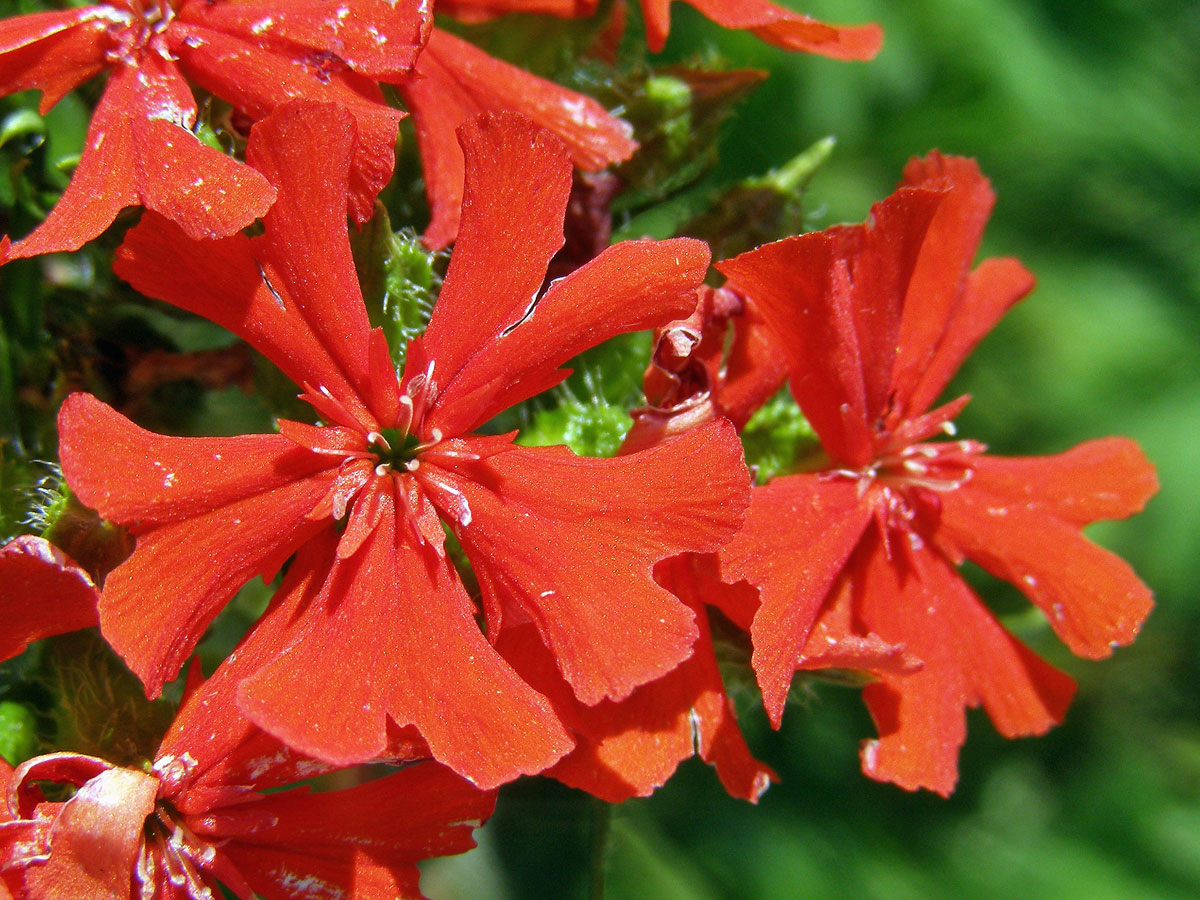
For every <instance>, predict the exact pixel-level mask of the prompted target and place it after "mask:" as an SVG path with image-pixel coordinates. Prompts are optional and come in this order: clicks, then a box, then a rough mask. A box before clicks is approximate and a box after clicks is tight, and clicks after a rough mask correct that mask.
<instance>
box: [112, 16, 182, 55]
mask: <svg viewBox="0 0 1200 900" xmlns="http://www.w3.org/2000/svg"><path fill="white" fill-rule="evenodd" d="M127 9H128V12H126V11H125V10H122V9H119V8H114V9H113V10H112V15H111V16H110V17H108V20H109V21H110V22H111V24H110V25H109V26H108V29H109V34H110V35H111V37H112V39H113V42H114V44H115V46H113V47H112V48H111V49H109V51H108V53H107V54H106V56H107V58H108V60H109V62H115V63H121V64H124V65H131V66H132V65H137V62H138V59H139V57H140V56H141V54H142V53H144V52H145V51H147V50H149V51H152V52H155V53H157V54H158V55H159V56H161V57H162V58H163V59H171V58H172V56H171V53H170V51H169V50H168V49H167V45H166V42H165V40H164V39H163V37H162V35H163V33H164V32H165V31H166V30H167V28H168V27H169V26H170V24H171V22H172V21H174V19H175V3H174V2H173V0H131V2H130V3H128V4H127Z"/></svg>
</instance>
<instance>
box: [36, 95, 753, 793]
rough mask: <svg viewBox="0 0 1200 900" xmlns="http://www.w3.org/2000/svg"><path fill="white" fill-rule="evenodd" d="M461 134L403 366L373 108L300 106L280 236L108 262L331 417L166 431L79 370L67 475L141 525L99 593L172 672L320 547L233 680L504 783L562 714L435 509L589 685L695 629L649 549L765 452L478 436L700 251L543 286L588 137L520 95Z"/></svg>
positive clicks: (315, 730) (373, 750)
mask: <svg viewBox="0 0 1200 900" xmlns="http://www.w3.org/2000/svg"><path fill="white" fill-rule="evenodd" d="M462 141H463V148H464V153H465V155H466V159H467V182H466V200H465V202H464V215H463V227H462V230H461V233H460V236H459V239H458V242H457V244H456V246H455V251H454V255H453V257H452V258H451V262H450V268H449V271H448V273H447V275H446V279H445V283H444V286H443V288H442V292H441V296H440V297H439V299H438V302H437V305H436V308H435V309H434V313H433V318H432V320H431V322H430V324H429V328H428V330H427V331H426V333H425V334H424V336H423V337H421V338H420V339H418V340H417V341H414V342H413V343H412V345H411V346H410V348H409V350H408V354H407V363H406V368H405V372H404V375H403V377H402V378H401V379H400V380H399V383H397V377H396V374H395V372H394V370H393V368H392V365H391V361H390V359H389V357H388V350H387V347H386V345H385V343H384V339H383V336H382V333H381V332H379V331H378V330H376V331H372V330H371V329H370V327H369V325H368V322H367V316H366V311H365V309H364V307H363V303H362V299H361V296H360V295H359V291H358V287H357V284H356V282H355V276H354V267H353V263H352V260H351V258H350V250H349V245H348V242H347V238H346V231H345V224H344V216H343V206H342V203H343V197H344V191H345V180H346V172H347V170H348V167H349V161H350V158H351V155H352V152H353V142H354V128H353V120H352V119H351V118H350V117H349V116H347V115H346V114H345V113H342V112H339V111H335V110H332V109H329V108H321V107H315V106H311V105H309V106H304V105H293V106H289V107H288V108H287V109H286V110H281V111H280V112H278V113H276V114H275V115H273V116H272V117H271V118H269V119H268V120H266V121H265V122H263V123H261V124H260V125H259V126H258V127H257V128H256V130H255V132H254V134H253V135H252V136H251V141H250V147H249V151H248V153H249V158H250V160H251V162H252V163H253V164H254V165H256V166H257V167H258V168H259V169H260V171H262V172H264V174H266V176H267V177H268V178H269V179H270V180H271V182H272V183H273V184H274V185H275V186H276V188H277V189H278V191H279V199H278V200H277V201H276V203H275V205H274V206H273V207H272V209H271V212H270V213H269V214H268V215H267V217H266V219H265V226H266V233H265V234H264V235H263V236H262V237H260V238H254V239H250V238H246V237H244V236H240V235H239V236H235V237H232V238H228V239H225V240H223V241H217V242H212V243H198V242H195V243H194V242H190V241H188V240H187V239H186V238H185V237H184V236H183V235H182V234H180V233H179V231H178V229H176V228H174V227H173V226H171V225H170V224H169V223H167V222H165V221H164V220H162V219H161V218H158V217H154V216H151V215H147V217H145V219H144V220H143V223H142V224H141V225H140V226H139V227H138V228H136V229H134V230H133V231H132V232H131V233H130V235H129V236H128V238H127V240H126V243H125V245H124V247H123V248H122V250H121V253H120V258H119V259H118V262H117V265H116V268H117V271H118V273H119V274H120V275H121V276H122V277H124V278H125V279H127V280H128V281H129V282H130V283H131V284H133V285H134V287H136V288H138V289H139V290H141V291H142V292H143V293H146V294H148V295H150V296H154V297H158V298H161V299H164V300H167V301H168V302H171V303H174V304H176V305H178V306H181V307H183V308H185V309H190V310H193V311H196V312H199V313H201V314H203V315H206V316H208V317H209V318H211V319H212V320H213V321H215V322H218V323H219V324H222V325H224V326H226V327H228V328H230V329H231V330H233V331H235V332H236V333H237V334H239V335H240V336H242V337H243V338H244V339H246V340H247V341H248V342H249V343H251V344H252V345H254V346H255V347H257V348H258V349H259V350H261V351H262V352H263V353H264V354H266V355H267V356H268V357H269V358H270V359H272V360H273V361H275V362H276V363H277V364H278V365H279V366H280V367H281V368H282V369H283V371H284V372H285V373H287V374H288V375H289V376H290V377H291V378H292V379H293V380H294V381H295V382H296V383H297V384H300V385H303V386H304V388H305V393H304V395H303V396H304V398H305V399H306V400H308V401H309V402H310V403H311V404H312V405H313V406H314V408H315V409H317V411H318V412H319V414H320V416H321V417H322V418H323V419H324V420H325V421H326V422H328V423H329V424H327V425H325V426H321V427H314V426H311V425H304V424H301V423H297V422H282V423H281V426H280V427H281V433H280V434H277V435H252V436H244V437H235V438H193V439H185V438H169V437H159V436H157V435H153V434H150V433H148V432H145V431H142V430H141V429H139V428H137V427H136V426H134V425H133V424H132V423H130V422H128V421H127V420H125V419H124V418H123V417H121V416H120V415H118V414H117V413H116V412H114V411H113V410H111V409H109V408H108V407H107V406H105V405H104V404H102V403H100V402H99V401H97V400H95V399H93V398H91V397H89V396H86V395H80V394H77V395H74V396H72V397H70V398H68V400H67V402H66V403H65V404H64V406H63V410H62V412H61V414H60V418H59V428H60V434H61V445H62V457H63V466H64V471H65V473H66V476H67V479H68V482H69V483H70V484H71V486H72V489H73V490H75V491H76V493H77V494H78V496H79V497H80V498H81V499H82V500H83V501H84V502H85V503H88V504H89V505H91V506H93V507H95V508H96V509H98V510H99V511H100V512H101V514H102V515H104V516H105V517H106V518H108V519H110V520H113V521H118V522H123V523H128V524H129V525H130V526H131V528H132V529H133V530H134V531H135V533H136V534H137V535H138V538H137V546H136V548H135V550H134V552H133V555H132V556H131V557H130V558H129V559H128V560H127V561H126V562H125V563H124V564H122V565H121V566H120V567H118V568H117V569H115V570H114V571H113V572H112V574H111V575H109V577H108V579H107V581H106V582H105V588H104V594H103V597H102V599H101V604H100V618H101V628H102V631H103V632H104V634H105V636H106V638H107V639H108V640H109V641H110V643H111V644H112V645H113V646H114V647H115V648H116V649H117V651H118V652H119V653H120V654H121V655H122V656H124V657H125V659H126V661H127V662H128V663H129V664H130V666H131V668H132V669H133V670H134V671H135V672H136V673H137V674H138V675H139V676H140V677H141V678H142V680H143V682H144V683H145V684H146V685H147V688H148V689H149V691H150V692H151V693H156V692H157V691H158V690H159V688H160V686H161V685H162V683H163V681H164V680H165V679H168V678H170V677H172V676H173V674H174V673H175V672H176V671H177V670H178V668H179V666H180V665H181V663H182V662H183V660H184V659H185V658H186V656H187V654H188V653H189V652H190V651H191V648H192V646H193V645H194V644H195V642H196V641H197V639H198V638H199V637H200V635H201V634H202V632H203V630H204V629H205V627H206V626H207V624H208V622H209V621H210V620H211V619H212V617H213V616H214V615H215V614H216V612H217V611H218V610H219V609H220V608H221V607H222V606H223V605H224V604H225V602H226V601H227V600H228V599H229V597H230V596H231V595H232V593H233V592H234V591H236V590H237V589H238V588H239V587H240V586H241V585H242V584H243V583H245V582H246V581H247V580H248V579H250V578H251V577H253V576H254V575H257V574H260V573H263V574H265V575H266V576H267V577H270V575H271V573H273V572H274V571H275V570H276V569H278V567H279V566H280V564H281V563H282V562H283V561H284V560H286V559H287V558H288V557H289V556H291V555H292V554H293V553H294V552H295V551H296V550H297V549H301V553H300V556H299V558H298V559H297V560H296V561H295V563H294V564H293V567H294V568H299V569H300V570H301V571H302V572H304V573H305V575H304V578H303V579H300V580H297V581H295V582H292V584H291V587H290V588H289V590H287V591H283V592H282V594H281V596H280V597H279V598H278V599H277V602H276V605H275V606H274V607H273V611H272V612H270V613H268V616H267V621H266V622H264V626H263V627H265V626H266V625H267V624H270V627H271V628H278V629H279V630H278V631H277V632H275V633H276V634H279V635H281V636H280V638H279V641H278V647H277V648H276V655H275V658H274V659H272V661H271V662H269V663H267V664H265V665H264V666H262V668H261V669H260V670H259V671H258V672H257V673H255V674H254V675H253V676H252V677H250V678H248V679H247V680H245V681H244V682H243V683H242V685H241V688H240V690H241V694H240V697H241V703H242V707H243V709H245V710H246V711H247V713H248V714H249V715H250V716H251V718H253V719H254V720H255V721H256V722H258V723H259V724H261V725H262V726H263V727H264V728H266V729H267V730H268V731H270V732H272V733H273V734H276V735H277V736H279V737H280V738H281V739H283V740H285V741H286V742H287V743H289V744H291V745H293V746H296V747H298V748H299V749H301V750H303V751H304V752H306V753H308V754H309V755H312V756H315V757H318V758H322V759H326V760H330V761H333V762H349V761H357V760H362V759H368V758H371V757H374V756H376V755H378V753H379V752H380V750H381V748H382V747H383V745H384V743H385V723H386V720H387V718H388V717H389V716H390V717H391V719H393V720H394V721H395V722H397V723H399V724H407V723H412V724H415V725H416V726H417V727H418V729H419V730H420V732H421V734H422V736H423V737H424V738H425V739H426V740H427V741H428V742H429V746H430V748H431V749H432V753H433V755H434V757H435V758H437V759H439V760H441V761H443V762H445V763H447V764H448V765H450V766H452V767H453V768H455V769H456V770H457V771H459V772H462V773H463V774H465V775H467V776H468V777H470V778H471V779H473V780H474V781H476V782H477V783H479V784H483V785H489V786H490V785H494V784H497V783H500V782H502V781H505V780H508V779H511V778H513V777H515V776H516V775H517V774H519V773H521V772H532V771H538V770H541V769H543V768H545V767H546V766H548V765H550V764H551V763H552V762H554V760H556V759H558V758H559V757H560V756H562V755H563V754H564V753H565V752H566V751H567V750H568V749H569V748H570V746H571V741H570V739H569V737H568V736H567V734H566V732H565V731H564V729H563V727H562V725H561V724H560V723H559V721H558V718H557V716H556V715H555V714H554V712H553V710H552V709H551V707H550V704H549V703H548V702H547V700H546V699H545V698H544V697H543V696H541V695H540V694H539V693H537V692H536V691H535V690H533V689H532V688H531V687H530V686H529V685H528V684H526V683H525V682H524V681H523V680H522V679H521V678H520V677H518V676H517V675H516V673H514V672H513V671H512V669H511V668H509V666H508V665H507V664H505V663H504V661H503V660H502V659H501V658H500V656H499V655H498V654H497V653H496V652H495V651H494V650H493V649H492V647H491V646H490V645H489V644H488V642H487V640H486V639H485V637H484V635H483V634H482V633H481V632H480V630H479V627H478V625H477V624H476V620H475V610H474V608H473V605H472V604H471V602H470V600H469V598H468V596H467V594H466V591H465V590H464V588H463V586H462V585H461V583H460V581H459V579H458V576H457V574H456V572H455V570H454V568H453V566H452V564H451V562H450V560H449V558H448V557H447V555H446V551H445V549H444V547H443V541H444V539H445V534H444V532H443V525H442V523H443V522H444V523H445V524H446V525H447V526H448V527H449V528H450V530H451V531H452V532H453V533H454V535H455V537H456V538H457V540H458V542H459V543H460V544H461V546H462V548H463V549H464V550H465V552H466V555H467V556H468V558H469V559H470V561H471V564H472V566H473V569H474V573H475V575H476V577H477V578H478V581H479V584H480V586H481V589H482V593H483V603H484V614H485V618H486V620H487V632H488V634H489V635H492V636H495V635H496V634H497V633H498V631H499V628H500V626H501V623H502V622H503V623H504V624H517V623H520V622H526V621H527V622H531V623H533V624H534V625H535V627H536V628H537V630H538V634H539V636H540V637H541V640H542V641H543V642H544V643H545V644H546V646H547V647H548V648H549V650H550V652H551V653H552V655H553V656H554V658H555V661H556V662H557V664H558V666H559V668H560V670H561V672H562V674H563V676H564V678H565V679H566V680H567V682H568V683H569V684H570V685H571V687H572V690H573V691H574V693H575V695H576V696H577V697H578V698H579V699H580V700H581V701H582V702H584V703H588V704H594V703H597V702H599V701H600V700H603V699H605V698H620V697H624V696H627V695H628V694H629V693H630V692H631V691H632V690H633V689H634V688H635V687H637V686H638V685H639V684H642V683H644V682H646V681H648V680H651V679H653V678H655V677H658V676H659V675H662V674H663V673H665V672H667V671H669V670H670V669H672V668H674V667H675V666H676V665H678V664H679V663H680V662H682V661H683V660H684V659H685V658H686V657H687V656H688V655H689V653H690V652H691V646H692V642H693V641H694V639H695V637H696V626H695V623H694V622H693V616H692V613H691V611H690V610H689V609H688V608H687V607H686V606H684V605H683V604H682V603H680V602H679V601H678V600H676V599H675V598H674V597H673V596H671V595H670V594H669V593H668V592H667V591H665V590H664V589H663V588H661V587H660V586H658V585H657V584H656V583H655V582H654V581H653V578H652V575H651V570H652V568H653V566H654V565H655V563H657V562H658V561H659V560H660V559H663V558H665V557H669V556H673V555H676V554H678V553H682V552H686V551H692V550H712V549H715V548H716V547H717V546H719V545H720V544H722V543H723V542H724V541H725V540H727V539H728V537H730V536H731V535H732V533H733V532H734V530H736V528H737V526H738V525H739V524H740V522H741V518H742V514H743V510H744V505H745V504H746V503H747V502H748V479H747V478H746V472H745V467H744V463H743V462H742V461H741V448H740V445H739V444H738V443H737V440H736V436H735V435H734V433H733V430H732V429H731V428H729V427H727V426H722V425H720V424H714V425H711V426H709V427H707V428H704V429H698V430H697V431H696V432H694V433H690V434H687V435H683V436H680V437H679V438H678V439H677V440H674V441H671V442H668V443H665V444H662V445H660V446H658V447H655V448H653V449H651V450H647V451H646V452H644V453H638V454H634V455H631V456H627V457H622V458H620V459H613V460H608V459H582V458H578V457H576V456H574V455H573V454H571V453H570V452H568V451H567V450H566V449H565V448H561V447H553V448H538V449H527V448H523V447H519V446H516V445H514V444H513V443H512V442H511V435H500V436H494V437H485V436H481V435H476V434H472V433H471V432H472V430H473V429H475V428H477V427H478V426H480V425H481V424H483V423H484V422H486V421H488V420H489V419H491V418H492V417H493V416H495V415H496V414H497V413H499V412H501V411H502V410H504V409H506V408H508V407H510V406H512V405H513V404H515V403H518V402H520V401H522V400H524V399H526V398H528V397H531V396H533V395H535V394H537V393H539V392H540V391H542V390H545V389H547V388H549V387H551V386H553V385H555V384H557V383H558V382H559V381H560V380H561V379H562V378H563V377H565V375H566V371H565V370H563V369H560V368H558V366H559V365H561V364H562V363H563V362H564V361H566V360H568V359H570V358H571V357H573V356H575V355H577V354H578V353H579V352H581V351H582V350H584V349H586V348H588V347H591V346H593V345H595V344H597V343H599V342H600V341H602V340H605V339H606V338H608V337H610V336H612V335H615V334H618V333H621V332H624V331H629V330H633V329H639V328H645V327H648V326H652V325H654V324H655V323H657V322H661V321H663V320H665V319H669V318H671V317H673V316H677V315H679V314H680V312H682V311H683V310H684V309H686V308H687V306H688V305H689V304H690V302H691V301H690V299H689V298H690V295H691V291H692V290H694V288H695V287H696V285H697V284H698V283H699V282H700V280H701V279H702V278H703V277H704V272H705V269H706V267H707V263H708V253H707V249H706V248H705V247H704V245H703V244H701V243H700V242H698V241H691V240H675V241H665V242H660V243H655V242H650V241H639V242H630V243H625V244H619V245H617V246H615V247H611V248H609V249H608V250H607V251H605V252H604V253H602V254H601V255H600V256H599V257H598V258H597V259H595V260H593V261H592V262H591V263H589V264H587V265H586V266H584V267H582V268H581V269H579V270H577V271H576V272H575V273H573V274H572V275H570V276H568V277H567V278H564V279H562V280H560V281H558V282H557V283H555V284H554V285H552V286H551V287H550V289H549V290H547V291H546V292H545V293H544V294H539V290H540V286H541V284H542V280H543V277H544V274H545V271H546V267H547V264H548V262H549V260H550V258H551V257H552V256H553V255H554V253H555V251H556V250H557V249H558V247H559V246H560V245H561V243H562V232H561V223H562V214H563V210H564V208H565V205H566V202H567V195H568V192H569V189H570V169H571V167H570V163H569V162H568V160H567V159H566V157H565V156H564V155H563V154H562V151H561V149H560V148H559V147H558V145H557V142H556V141H555V140H554V139H553V138H552V137H550V136H548V135H546V134H545V133H543V132H538V131H537V130H536V129H534V128H533V127H532V126H531V125H530V124H529V123H527V122H525V121H524V120H521V119H519V118H516V117H499V118H494V119H484V120H483V121H482V122H481V123H478V124H475V125H473V126H471V127H469V128H467V129H464V131H463V133H462ZM317 248H319V251H318V250H317ZM315 252H319V256H314V253H315ZM113 459H120V460H121V461H122V462H121V464H120V465H116V466H114V465H112V464H111V463H110V462H108V461H109V460H113ZM331 648H339V650H338V652H335V653H331ZM299 697H303V698H304V702H303V703H302V704H298V703H297V698H299Z"/></svg>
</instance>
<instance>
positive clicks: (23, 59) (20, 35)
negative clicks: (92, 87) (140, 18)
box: [0, 7, 111, 113]
mask: <svg viewBox="0 0 1200 900" xmlns="http://www.w3.org/2000/svg"><path fill="white" fill-rule="evenodd" d="M107 12H109V11H108V10H106V9H105V8H104V7H90V8H85V9H72V10H66V11H63V12H58V11H54V12H40V13H33V14H31V15H27V16H16V17H15V18H11V19H5V20H3V21H0V97H7V96H8V95H9V94H15V93H17V92H18V91H26V90H29V89H31V88H40V89H41V90H42V102H41V106H40V108H41V111H42V112H43V113H45V112H46V111H48V110H49V109H50V107H52V106H53V105H54V104H55V103H57V102H58V101H59V100H60V99H61V98H62V97H63V95H64V94H66V93H67V92H68V91H70V90H72V89H73V88H75V87H77V86H78V85H80V84H83V82H85V81H87V80H88V79H89V78H91V77H93V76H95V75H98V74H99V73H100V72H102V71H104V69H105V68H107V66H108V63H107V60H106V59H105V50H106V44H107V40H106V38H105V35H104V32H105V31H106V29H107V28H108V27H109V26H110V24H111V23H110V22H107V21H105V19H104V16H105V13H107Z"/></svg>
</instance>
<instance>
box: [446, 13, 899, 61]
mask: <svg viewBox="0 0 1200 900" xmlns="http://www.w3.org/2000/svg"><path fill="white" fill-rule="evenodd" d="M639 2H640V3H641V7H642V17H643V18H644V19H645V22H646V42H647V43H648V44H649V45H650V49H651V50H653V51H654V52H655V53H658V52H659V51H660V50H662V48H663V46H664V45H665V44H666V42H667V34H668V33H669V32H670V29H671V0H639ZM684 2H685V3H687V4H688V6H691V7H692V8H694V9H696V10H698V11H699V12H700V14H701V15H703V16H705V17H706V18H709V19H711V20H712V21H714V22H716V23H717V24H718V25H720V26H721V27H722V28H737V29H744V30H746V31H749V32H751V33H752V34H753V35H755V36H756V37H758V38H760V39H762V40H764V41H766V42H767V43H768V44H774V45H775V46H776V47H782V48H783V49H785V50H800V51H803V52H805V53H819V54H820V55H822V56H830V57H833V58H834V59H871V58H872V57H873V56H875V54H876V53H878V52H879V48H880V46H881V44H882V42H883V33H882V31H881V30H880V28H879V26H878V25H861V26H858V27H845V26H840V25H826V24H825V23H824V22H818V21H817V20H816V19H812V18H809V17H808V16H805V15H801V14H800V13H798V12H793V11H792V10H790V9H787V8H785V7H782V6H777V5H776V4H774V3H768V2H767V0H684ZM439 5H440V7H441V8H442V10H443V11H445V12H450V13H451V14H452V15H455V16H457V17H459V18H461V19H463V20H464V21H468V22H470V21H476V22H477V21H481V20H485V19H488V18H491V17H493V16H497V15H502V14H503V13H507V12H529V13H534V12H536V13H548V14H550V15H557V16H564V17H571V16H587V15H591V14H592V13H594V12H595V11H596V8H597V7H598V6H599V2H598V0H441V3H440V4H439ZM617 8H618V10H619V9H621V4H620V2H618V5H617ZM618 14H619V13H618Z"/></svg>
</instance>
